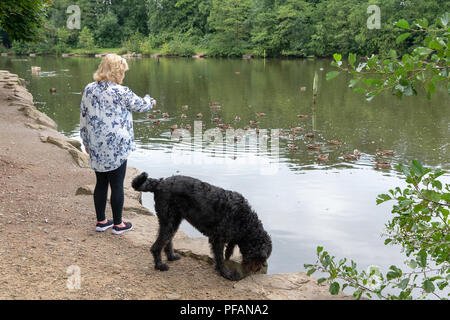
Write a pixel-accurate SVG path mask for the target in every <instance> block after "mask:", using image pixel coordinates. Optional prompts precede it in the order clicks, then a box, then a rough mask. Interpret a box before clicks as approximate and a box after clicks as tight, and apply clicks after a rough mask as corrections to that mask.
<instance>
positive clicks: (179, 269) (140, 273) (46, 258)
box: [0, 76, 264, 299]
mask: <svg viewBox="0 0 450 320" xmlns="http://www.w3.org/2000/svg"><path fill="white" fill-rule="evenodd" d="M0 78H1V76H0ZM0 80H1V79H0ZM4 84H5V82H3V83H0V111H1V112H0V299H178V298H181V299H264V296H262V295H258V294H256V293H253V292H250V291H237V290H234V289H233V285H234V283H233V282H230V281H227V280H225V279H223V278H222V277H220V276H219V275H218V274H217V273H216V272H214V270H213V267H212V266H211V265H210V264H208V263H206V262H202V261H198V260H195V259H192V258H189V257H184V258H183V259H181V260H180V261H177V262H174V263H169V265H170V268H171V269H170V270H169V271H168V272H165V273H162V272H160V271H157V270H154V268H153V263H152V259H151V255H150V253H149V247H150V245H151V241H152V240H151V239H149V243H148V244H147V245H138V244H136V243H133V242H131V241H130V240H129V239H127V237H125V236H114V235H112V234H111V233H110V232H106V233H97V232H95V230H94V228H95V213H94V204H93V199H92V197H90V196H76V195H75V192H76V190H77V188H78V186H83V185H90V184H94V183H95V175H94V172H93V171H92V170H90V169H83V168H80V167H79V166H78V165H77V164H76V163H75V162H74V161H73V159H72V157H71V156H70V155H69V153H68V152H66V151H64V150H62V149H60V148H58V147H57V146H55V145H53V144H50V143H42V142H41V141H40V138H39V134H40V133H46V132H47V133H51V132H52V131H51V130H50V129H44V130H35V129H32V128H28V127H26V126H25V125H24V123H25V122H27V117H26V116H25V115H24V114H23V113H22V112H20V111H18V108H19V107H18V106H17V105H15V106H11V105H10V102H11V100H8V97H10V96H11V89H10V88H8V87H7V86H6V88H5V86H4ZM107 210H108V212H107V216H108V217H112V214H111V211H110V210H111V209H110V208H109V206H108V209H107ZM125 219H126V216H125ZM68 268H69V269H68ZM71 270H72V272H73V271H75V272H76V271H79V272H80V276H81V277H80V279H81V283H80V289H74V290H70V289H69V288H68V286H67V281H68V279H69V278H71V279H72V278H73V277H74V274H73V273H68V271H69V272H70V271H71Z"/></svg>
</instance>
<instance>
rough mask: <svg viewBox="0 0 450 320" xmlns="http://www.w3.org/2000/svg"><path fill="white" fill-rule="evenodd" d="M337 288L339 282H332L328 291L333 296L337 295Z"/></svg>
mask: <svg viewBox="0 0 450 320" xmlns="http://www.w3.org/2000/svg"><path fill="white" fill-rule="evenodd" d="M339 288H340V286H339V283H337V282H333V283H332V284H331V285H330V293H331V294H332V295H334V296H335V295H337V294H338V293H339Z"/></svg>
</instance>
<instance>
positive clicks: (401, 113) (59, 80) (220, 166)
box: [0, 57, 450, 273]
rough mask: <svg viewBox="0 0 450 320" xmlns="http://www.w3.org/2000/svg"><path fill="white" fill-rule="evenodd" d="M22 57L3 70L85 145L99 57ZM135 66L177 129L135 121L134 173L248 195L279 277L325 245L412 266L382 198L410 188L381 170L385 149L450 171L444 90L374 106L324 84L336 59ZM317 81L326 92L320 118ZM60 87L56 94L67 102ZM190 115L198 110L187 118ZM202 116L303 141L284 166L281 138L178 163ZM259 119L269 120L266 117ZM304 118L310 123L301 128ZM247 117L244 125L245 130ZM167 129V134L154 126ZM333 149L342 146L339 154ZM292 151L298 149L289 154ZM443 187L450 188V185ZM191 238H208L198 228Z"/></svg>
mask: <svg viewBox="0 0 450 320" xmlns="http://www.w3.org/2000/svg"><path fill="white" fill-rule="evenodd" d="M15 59H18V58H17V57H16V58H11V57H1V58H0V69H7V70H10V71H11V72H13V73H17V74H19V76H20V77H22V78H24V79H26V80H27V82H28V84H27V88H28V89H29V90H30V92H31V93H32V94H33V96H34V99H35V104H36V106H37V108H38V109H39V110H41V111H43V112H45V113H46V114H47V115H49V116H50V117H51V118H52V119H54V120H55V121H56V122H57V124H58V129H59V131H61V132H62V133H64V134H65V135H67V136H70V137H75V138H79V105H80V99H81V92H82V91H83V89H84V87H85V85H86V84H87V83H89V82H92V73H93V72H94V71H95V70H96V67H97V66H98V63H99V62H100V59H94V58H54V57H37V58H26V61H21V60H15ZM19 59H22V58H19ZM31 66H40V67H41V70H42V72H41V74H40V75H39V76H34V75H32V74H31ZM129 66H130V70H129V71H128V72H127V74H126V79H125V82H124V84H125V85H127V86H129V87H130V88H131V89H132V90H133V91H134V92H136V93H137V94H139V95H141V96H143V95H144V94H146V93H150V95H151V96H152V97H154V98H156V99H157V101H158V105H157V109H161V110H162V112H167V113H169V118H168V119H164V118H162V116H161V114H155V115H156V118H155V119H152V120H151V119H148V118H147V114H134V119H135V135H136V140H137V144H138V150H137V151H136V152H135V153H133V154H132V156H131V157H130V159H129V165H131V166H134V167H137V168H138V169H140V170H142V171H147V172H149V173H150V175H151V176H152V177H155V178H159V177H168V176H171V175H173V174H183V175H188V176H192V177H195V178H199V179H201V180H204V181H207V182H210V183H212V184H214V185H217V186H220V187H223V188H225V189H232V190H235V191H238V192H240V193H242V194H243V195H244V196H245V197H246V198H247V199H248V200H249V202H250V204H251V205H252V207H253V208H254V209H255V210H256V212H257V213H258V215H259V217H260V219H261V220H262V222H263V224H264V227H265V229H266V230H267V231H268V232H269V233H270V235H271V236H272V241H273V252H272V256H271V258H270V260H269V273H282V272H294V271H299V270H303V269H304V268H303V264H305V263H312V262H314V261H315V260H316V256H315V252H316V247H317V246H319V245H322V246H324V247H325V248H326V250H328V251H329V252H330V253H332V254H333V255H335V256H336V257H338V258H340V257H344V256H345V257H348V258H349V259H353V260H355V261H356V262H358V265H359V266H360V267H361V268H364V269H365V268H367V266H369V265H377V266H380V267H381V268H382V270H386V269H387V268H388V267H389V266H390V265H392V264H396V265H400V266H401V265H402V262H403V261H404V259H405V257H404V255H403V254H402V253H401V252H400V249H399V248H398V247H394V246H385V245H384V244H383V242H384V239H383V237H382V236H381V233H382V232H383V228H384V224H385V223H386V222H387V221H388V219H390V217H391V214H390V211H391V207H392V204H393V203H392V202H391V203H389V202H388V203H385V204H383V205H380V206H377V205H376V202H375V199H376V197H377V195H378V194H380V193H385V192H387V191H388V190H389V189H390V188H394V187H396V186H400V187H401V186H404V183H403V181H402V180H401V175H400V173H399V172H397V171H396V169H385V170H378V169H375V161H376V159H377V150H384V149H392V150H394V151H395V155H394V156H393V157H384V158H383V159H384V160H387V161H389V162H391V164H392V167H393V166H394V165H396V164H398V163H400V162H402V163H408V162H410V161H411V160H412V159H418V160H420V161H422V163H424V164H425V165H426V166H432V167H440V168H443V169H450V161H449V159H450V157H449V156H450V148H449V146H450V144H449V142H450V139H449V138H450V129H449V127H450V125H449V124H450V113H449V109H448V103H449V99H448V95H447V93H446V89H445V88H438V90H437V93H436V94H435V95H434V96H433V98H432V100H431V101H428V100H427V99H426V98H423V95H422V97H413V98H405V99H404V100H402V101H399V100H397V99H396V98H394V97H392V96H390V95H389V94H385V95H382V96H380V97H377V98H375V99H374V100H373V101H372V102H370V103H369V102H366V101H365V100H364V98H363V97H362V96H361V95H359V94H356V93H353V92H352V91H351V89H349V88H348V87H347V84H348V79H347V78H346V77H345V76H343V75H340V76H339V77H338V78H337V79H336V80H334V81H332V82H327V81H326V80H325V74H326V72H327V71H328V70H329V68H330V67H329V61H328V60H267V61H265V62H264V61H263V60H253V61H243V60H232V59H206V60H193V59H160V60H159V61H158V60H155V59H143V60H131V61H129ZM321 69H323V70H321ZM316 71H317V72H318V73H319V76H320V78H319V94H318V96H317V103H316V105H315V108H314V109H313V104H312V82H313V77H314V72H316ZM302 87H306V89H305V91H303V90H302V89H301V88H302ZM50 88H56V94H51V93H50V92H49V89H50ZM210 102H218V103H219V104H220V105H221V107H222V108H221V110H217V111H216V110H212V109H211V108H210V106H209V103H210ZM183 105H188V106H189V109H188V110H187V111H183V110H182V109H181V106H183ZM199 112H201V113H202V114H203V119H202V124H203V126H204V129H210V128H214V127H215V126H216V125H217V124H216V123H215V122H214V121H213V120H214V119H215V118H218V117H221V118H222V120H221V121H220V122H221V123H229V124H231V125H232V126H233V127H234V128H243V127H245V126H247V125H249V121H250V120H258V121H259V128H260V129H268V133H269V135H270V132H271V131H270V129H276V128H278V129H284V130H285V131H288V130H289V129H290V128H292V127H297V126H300V127H302V128H303V131H302V133H300V134H298V137H297V138H296V140H290V139H289V136H286V137H280V138H279V145H280V148H279V158H277V156H276V155H273V154H270V151H271V148H270V146H271V142H272V141H271V139H269V141H268V144H267V145H268V147H269V148H268V150H267V151H264V150H261V149H259V150H258V149H257V148H247V149H246V150H240V151H239V150H231V151H230V150H228V151H227V152H225V153H224V154H220V153H218V154H217V153H216V154H215V155H214V157H213V156H212V154H213V153H212V152H210V151H208V150H205V149H204V148H203V149H202V148H200V149H198V148H197V149H194V148H193V149H194V150H190V149H191V145H189V144H186V143H184V149H183V150H184V152H183V158H180V156H177V157H174V155H173V152H172V151H173V148H174V147H175V148H178V147H179V146H180V143H179V142H176V141H171V140H170V136H171V135H170V127H171V126H172V125H174V124H177V125H178V126H180V127H181V126H183V127H184V126H185V125H186V124H190V125H191V126H192V128H193V127H194V120H196V114H197V113H199ZM256 112H264V113H265V114H266V116H265V117H264V118H260V119H257V118H256V116H255V114H256ZM153 113H154V112H153ZM182 113H185V114H186V116H187V118H186V119H185V120H182V119H181V117H180V116H181V114H182ZM298 114H307V115H308V118H307V119H299V118H297V115H298ZM236 116H239V117H240V118H241V121H240V122H235V121H234V119H235V117H236ZM158 119H160V120H162V123H161V125H160V126H155V125H153V124H152V121H155V120H158ZM191 132H192V133H193V129H192V130H191ZM203 132H204V131H203ZM306 132H313V133H314V134H315V138H314V139H310V138H306V137H305V136H304V134H305V133H306ZM330 140H340V141H342V143H343V144H342V146H341V147H336V146H330V145H329V144H328V142H329V141H330ZM310 143H322V144H323V148H322V151H321V152H320V153H328V154H329V161H328V162H326V163H319V162H318V161H317V156H318V154H319V152H317V151H310V150H308V149H307V145H308V144H310ZM288 144H294V145H296V146H297V147H298V150H290V149H289V148H288ZM201 145H202V146H203V147H205V146H209V145H210V144H206V143H205V142H203V144H201ZM354 149H358V150H359V151H360V152H361V153H362V156H361V157H360V158H359V159H358V160H356V161H344V160H343V159H342V158H341V153H352V152H353V150H354ZM277 159H278V160H277ZM277 161H278V162H277ZM269 164H271V165H272V166H270V170H269V171H267V170H266V169H267V167H268V166H269ZM442 180H444V181H446V182H449V180H450V177H449V176H448V175H446V176H444V178H443V179H442ZM144 205H146V206H148V207H149V208H150V209H151V210H153V198H152V195H151V194H145V197H144ZM181 229H183V230H184V231H186V232H187V233H188V234H189V235H191V236H201V235H200V234H199V233H198V232H197V231H196V230H195V229H193V228H192V227H191V226H190V225H188V224H187V223H183V224H182V226H181ZM149 245H150V243H149Z"/></svg>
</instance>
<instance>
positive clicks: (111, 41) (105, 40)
mask: <svg viewBox="0 0 450 320" xmlns="http://www.w3.org/2000/svg"><path fill="white" fill-rule="evenodd" d="M95 40H96V43H97V44H98V45H99V46H100V47H102V48H107V47H117V46H119V45H120V43H121V42H122V41H121V40H122V34H121V28H120V27H119V25H118V18H117V16H116V15H115V13H114V12H113V11H112V10H108V11H107V12H105V13H104V14H102V15H101V16H100V17H99V19H98V23H97V28H96V29H95Z"/></svg>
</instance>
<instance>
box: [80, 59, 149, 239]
mask: <svg viewBox="0 0 450 320" xmlns="http://www.w3.org/2000/svg"><path fill="white" fill-rule="evenodd" d="M127 70H128V64H127V62H126V60H125V59H124V58H122V57H120V56H118V55H116V54H108V55H107V56H105V57H104V59H103V60H102V62H101V63H100V65H99V67H98V70H97V72H95V73H94V80H95V82H92V83H90V84H88V85H87V86H86V88H85V90H84V93H83V97H82V99H81V114H80V135H81V139H82V140H83V144H84V146H85V149H86V152H87V153H88V154H89V156H90V165H91V167H92V168H93V169H94V171H95V175H96V177H97V183H96V186H95V190H94V204H95V212H96V215H97V225H96V230H97V231H106V230H108V229H109V228H112V233H114V234H121V233H123V232H126V231H129V230H131V229H132V225H131V223H129V222H123V221H122V209H123V202H124V192H123V181H124V178H125V173H126V167H127V158H128V156H129V155H130V153H131V152H132V151H134V150H135V149H136V146H135V143H134V132H133V118H132V114H131V112H132V111H135V112H147V111H149V110H150V109H151V108H153V107H154V106H155V105H156V100H155V99H153V98H151V97H150V96H149V95H146V96H145V97H144V98H140V97H138V96H137V95H136V94H134V93H133V92H132V91H131V90H130V89H129V88H127V87H125V86H122V85H121V84H122V81H123V79H124V77H125V72H126V71H127ZM108 185H110V186H111V207H112V212H113V221H111V220H107V219H106V216H105V208H106V202H107V195H108Z"/></svg>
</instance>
